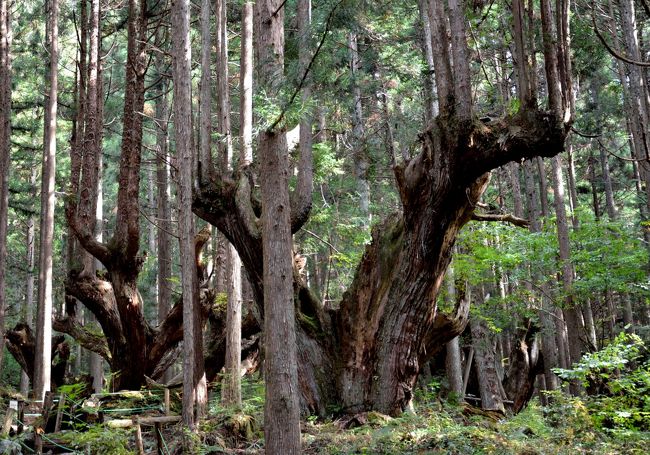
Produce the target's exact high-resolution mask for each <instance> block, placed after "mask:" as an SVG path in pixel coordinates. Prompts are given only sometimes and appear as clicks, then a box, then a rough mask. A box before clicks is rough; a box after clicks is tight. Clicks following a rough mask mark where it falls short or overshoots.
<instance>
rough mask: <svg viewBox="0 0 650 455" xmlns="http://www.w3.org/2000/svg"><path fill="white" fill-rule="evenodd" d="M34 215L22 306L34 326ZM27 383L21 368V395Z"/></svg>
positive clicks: (27, 240)
mask: <svg viewBox="0 0 650 455" xmlns="http://www.w3.org/2000/svg"><path fill="white" fill-rule="evenodd" d="M36 173H37V171H36V169H33V170H32V177H31V182H30V183H31V184H32V185H33V188H34V189H33V190H32V192H33V197H34V199H35V198H36V189H35V188H36V181H37V174H36ZM35 225H36V217H35V216H34V215H30V216H29V218H28V219H27V233H26V236H25V237H26V238H25V244H26V245H27V257H26V258H25V262H26V263H27V279H26V283H25V305H24V306H23V320H24V321H25V324H26V325H27V326H28V327H33V326H34V278H35V275H34V269H35V266H36V263H35V257H36V256H35V254H34V252H35V250H36V235H35V234H36V232H35ZM29 383H30V379H29V376H28V375H27V372H26V371H25V370H22V372H21V375H20V393H21V394H22V395H23V396H25V397H26V396H28V393H29Z"/></svg>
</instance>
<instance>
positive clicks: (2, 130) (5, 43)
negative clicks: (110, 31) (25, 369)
mask: <svg viewBox="0 0 650 455" xmlns="http://www.w3.org/2000/svg"><path fill="white" fill-rule="evenodd" d="M10 42H11V38H10V23H9V4H8V0H0V369H2V363H3V360H4V350H5V308H6V303H5V302H6V286H7V283H6V276H7V227H8V226H7V223H8V212H9V166H10V154H11V142H10V138H11V61H10V56H9V47H10Z"/></svg>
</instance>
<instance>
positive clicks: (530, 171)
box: [524, 161, 561, 390]
mask: <svg viewBox="0 0 650 455" xmlns="http://www.w3.org/2000/svg"><path fill="white" fill-rule="evenodd" d="M534 166H535V165H534V162H533V161H526V163H524V174H525V182H526V199H527V201H528V219H529V220H530V232H532V233H539V232H541V231H542V225H541V222H540V215H541V213H540V204H539V201H540V199H539V198H538V194H537V191H536V189H537V188H536V185H535V171H534ZM532 278H533V280H535V282H537V283H539V285H540V286H541V288H542V296H541V298H540V305H541V307H540V310H539V312H538V315H539V320H540V323H541V336H542V355H543V356H544V376H545V378H546V381H545V382H546V387H547V388H548V390H555V389H557V387H558V382H559V381H558V378H557V376H556V375H555V373H553V368H557V367H558V366H559V365H560V364H561V360H560V359H559V358H558V344H557V340H556V336H555V332H556V330H557V325H558V324H557V321H555V322H554V321H553V319H554V318H553V317H552V311H553V304H552V303H551V302H550V301H549V297H548V296H549V295H550V292H551V291H550V287H549V285H548V283H547V282H546V281H545V280H544V279H543V274H542V273H539V272H537V273H533V276H532Z"/></svg>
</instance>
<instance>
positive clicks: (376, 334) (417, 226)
mask: <svg viewBox="0 0 650 455" xmlns="http://www.w3.org/2000/svg"><path fill="white" fill-rule="evenodd" d="M436 3H437V2H436ZM257 7H258V12H259V11H260V9H261V10H263V11H265V12H266V13H267V14H269V15H270V13H273V12H274V11H276V9H277V5H276V8H275V9H274V8H272V7H269V6H268V5H267V4H266V3H264V8H261V7H260V3H259V2H258V3H257ZM281 12H282V8H280V12H278V14H276V16H274V17H273V18H272V19H263V18H262V16H258V20H257V22H256V23H257V26H258V27H259V28H260V30H262V29H263V28H264V27H263V26H266V27H268V26H269V24H270V23H273V22H274V21H276V20H279V19H278V18H277V17H281V16H282V15H281V14H280V13H281ZM266 17H268V16H266ZM440 17H443V16H436V17H435V18H434V19H436V18H437V19H436V20H438V19H440ZM265 20H268V23H266V25H264V24H265ZM432 23H433V20H432ZM436 36H438V35H437V34H436ZM274 38H275V39H276V40H277V41H273V40H272V39H271V38H270V36H269V35H264V36H261V37H258V40H257V42H259V43H266V48H265V49H260V48H259V47H258V49H257V55H258V56H259V57H260V64H261V65H265V69H266V70H267V76H268V72H270V73H272V74H271V75H272V77H271V78H270V79H271V80H272V81H277V82H278V83H279V82H280V81H281V74H282V71H281V70H279V69H278V67H277V66H273V65H270V63H274V62H275V58H277V56H278V51H277V50H275V49H274V46H273V43H276V42H278V43H280V42H281V41H282V40H281V37H279V36H277V37H274ZM435 46H436V47H437V51H440V50H441V49H440V47H441V46H440V43H439V42H438V41H436V43H435ZM442 47H443V48H444V46H442ZM272 50H273V51H274V52H273V53H272V54H271V55H269V53H271V52H272ZM443 51H444V50H443ZM443 53H444V52H443ZM446 65H447V66H448V67H450V62H449V60H448V61H447V62H446ZM437 70H438V66H436V75H437V76H438V71H437ZM268 80H269V79H266V81H268ZM447 82H449V81H447ZM264 83H265V82H262V84H264ZM262 86H264V85H262ZM449 87H451V86H449ZM440 92H441V86H440V84H438V94H439V96H440ZM267 93H275V92H274V91H272V90H269V89H268V88H267ZM452 98H453V96H452ZM440 99H442V97H440ZM564 120H565V119H564V117H560V116H557V115H555V114H553V113H551V114H549V113H544V112H541V111H540V110H538V109H536V108H529V109H526V108H524V109H521V110H520V111H519V112H518V113H517V114H516V115H514V116H505V117H504V118H503V119H501V120H499V121H497V122H493V123H491V124H490V125H489V127H488V126H487V125H485V124H483V123H481V122H478V121H473V120H468V121H460V120H459V119H458V118H457V117H456V116H455V115H454V111H453V109H449V108H446V109H442V106H441V115H440V116H439V117H438V118H437V119H436V120H435V121H434V122H433V124H432V125H431V127H430V129H428V130H426V131H425V132H424V133H423V134H422V135H421V145H422V150H421V152H420V153H419V154H418V155H417V156H415V157H414V158H413V159H411V160H410V161H408V162H406V163H404V164H397V165H396V166H395V169H394V171H395V176H396V181H397V184H398V189H399V195H400V199H401V202H402V208H403V210H402V212H401V213H399V214H396V215H394V216H392V217H389V218H388V219H387V220H386V221H385V222H384V223H382V224H381V225H379V226H378V227H377V229H375V230H373V235H372V238H373V240H372V243H371V244H369V245H368V246H367V248H366V250H365V252H364V255H363V257H362V259H361V262H360V264H359V266H358V268H357V271H356V274H355V277H354V279H353V281H352V284H351V285H350V287H349V288H348V290H347V292H346V293H345V294H344V297H343V299H342V301H341V302H340V305H339V306H338V308H337V309H330V308H327V309H326V307H325V306H323V305H322V304H321V302H319V301H318V300H317V299H316V298H315V297H314V294H312V293H311V291H310V290H309V289H308V287H307V285H306V283H305V281H304V279H302V278H301V277H300V276H299V274H298V273H294V285H293V294H294V296H295V311H296V322H297V340H296V342H297V348H298V359H299V361H298V362H297V367H298V373H299V374H298V378H299V382H298V390H299V391H300V395H301V400H300V403H301V406H302V408H303V410H304V411H305V412H312V413H318V414H324V413H325V412H326V411H325V410H326V408H327V406H331V405H336V406H339V407H340V408H341V409H343V410H344V411H345V412H358V411H363V410H371V409H374V410H378V411H380V412H383V413H387V414H392V415H396V414H399V413H400V412H402V410H404V409H405V408H406V406H408V403H409V402H410V401H411V398H412V388H413V386H414V385H415V381H416V379H417V376H418V373H419V370H420V366H421V365H422V364H423V363H424V362H426V361H428V360H429V359H430V357H431V356H432V355H434V354H435V353H436V352H437V351H439V350H440V349H442V348H444V345H445V343H446V342H448V341H449V340H451V339H453V338H454V337H455V336H457V335H458V334H459V333H461V332H462V330H463V329H464V327H465V325H466V323H467V311H468V303H467V302H466V301H465V300H464V299H459V301H458V302H457V306H456V308H455V309H454V311H453V312H452V314H443V313H441V312H440V311H438V308H437V306H436V303H435V300H436V296H437V294H438V291H439V288H440V285H441V283H442V280H443V277H444V271H445V270H446V269H447V266H448V264H449V259H450V254H451V248H452V246H453V244H454V242H455V239H456V236H457V234H458V232H459V230H460V229H461V228H462V226H463V225H464V224H465V223H466V222H467V221H469V220H470V219H471V218H472V215H473V211H474V207H475V204H476V203H477V201H478V200H479V198H480V196H481V194H482V192H483V190H484V188H485V186H486V184H487V181H488V174H487V173H488V172H489V171H490V170H491V169H494V168H496V167H499V166H501V165H503V164H507V163H508V162H510V161H518V160H521V159H525V158H533V157H535V156H537V155H541V156H552V155H554V154H556V153H559V152H560V151H561V150H562V149H563V144H564V139H565V136H566V132H567V131H568V126H567V124H565V123H564ZM282 133H283V132H282ZM280 135H281V134H280V133H278V134H272V133H271V132H268V131H267V132H266V133H263V134H262V138H261V140H262V142H261V144H260V150H261V151H264V153H266V151H267V149H265V147H267V145H269V144H270V146H271V147H272V148H273V150H275V151H276V153H279V152H278V150H284V149H283V147H284V145H283V142H282V141H283V139H282V138H278V137H276V136H280ZM263 156H266V155H263ZM283 159H284V158H283ZM272 164H274V165H277V164H276V163H272ZM267 165H268V163H266V164H264V166H265V167H264V172H266V173H267V174H266V175H268V172H267V170H268V167H266V166H267ZM279 168H282V167H281V166H280V167H279ZM253 177H254V176H253V173H252V170H251V169H247V170H242V171H240V172H236V173H234V174H230V175H224V176H221V178H219V179H216V178H215V179H211V180H208V181H202V182H201V183H200V187H199V188H198V191H197V193H196V195H195V200H194V211H195V213H196V214H198V215H199V216H200V217H202V218H203V219H205V220H206V221H208V222H210V223H211V224H213V225H214V226H216V227H217V228H218V229H219V230H220V231H221V232H223V233H224V234H225V236H226V237H227V238H228V239H229V240H230V241H231V243H233V245H234V246H235V247H236V248H237V250H238V252H239V254H240V257H241V258H242V262H243V264H244V266H245V267H246V270H247V273H248V276H249V279H250V283H251V286H252V289H253V293H254V296H255V300H256V302H257V305H258V311H259V314H260V317H262V318H264V321H265V324H268V322H267V318H268V314H266V312H267V311H268V308H267V309H266V311H265V309H264V308H262V307H261V303H262V302H264V301H265V300H264V298H263V296H264V294H265V293H270V292H272V291H271V290H267V289H266V286H265V285H264V280H263V278H264V276H265V274H267V273H271V272H269V271H268V270H267V268H268V267H265V266H264V265H265V264H268V263H267V262H266V261H264V260H263V258H262V257H261V256H260V254H259V252H260V250H262V247H261V246H262V236H261V235H260V229H259V224H260V222H259V220H258V213H259V211H258V210H259V201H257V200H256V198H255V195H254V194H252V188H253ZM280 177H281V176H277V175H276V178H280ZM262 190H263V191H262V192H263V193H264V188H262ZM267 196H268V195H267ZM275 196H276V197H277V194H276V195H275ZM261 205H262V207H267V209H268V208H269V203H266V201H263V203H262V204H261ZM287 207H288V206H285V208H284V211H287ZM283 216H284V214H283ZM282 219H284V218H282ZM291 219H292V220H293V219H297V218H294V217H293V216H292V217H291ZM278 220H280V218H278ZM301 226H302V224H301V223H300V222H296V223H294V224H293V225H292V226H291V231H293V232H297V231H298V230H299V229H300V228H301ZM265 254H266V253H265ZM288 257H289V258H290V255H289V256H288ZM274 269H275V272H277V267H274ZM284 279H285V280H286V279H287V276H286V275H285V276H284ZM278 282H283V281H282V280H276V281H275V284H276V285H278ZM266 302H267V304H268V300H267V301H266ZM285 304H286V303H285ZM265 333H266V336H268V334H269V330H268V329H267V330H266V331H265ZM287 344H289V345H290V343H287V341H286V339H285V341H284V345H287ZM265 345H266V346H267V348H268V346H269V340H268V339H265ZM285 354H286V352H285ZM266 371H268V370H266ZM289 371H290V370H289ZM267 393H269V391H268V389H267ZM279 396H280V395H277V394H276V397H279Z"/></svg>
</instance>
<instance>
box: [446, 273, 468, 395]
mask: <svg viewBox="0 0 650 455" xmlns="http://www.w3.org/2000/svg"><path fill="white" fill-rule="evenodd" d="M445 280H446V281H447V298H448V300H449V303H451V304H452V305H453V304H455V302H456V283H455V280H454V269H453V268H452V267H451V266H449V269H448V270H447V276H446V278H445ZM446 350H447V355H446V357H445V373H446V375H447V381H449V390H450V391H451V392H454V393H455V394H456V395H457V396H458V400H459V401H464V399H465V397H464V396H462V395H463V370H462V362H461V355H460V340H459V337H454V338H453V339H452V340H451V341H449V342H448V343H447V345H446Z"/></svg>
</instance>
